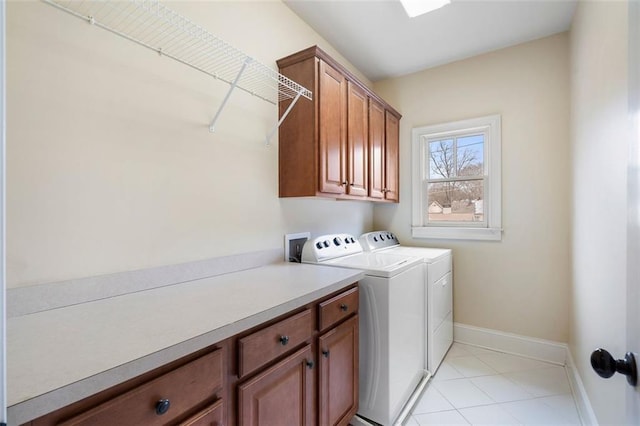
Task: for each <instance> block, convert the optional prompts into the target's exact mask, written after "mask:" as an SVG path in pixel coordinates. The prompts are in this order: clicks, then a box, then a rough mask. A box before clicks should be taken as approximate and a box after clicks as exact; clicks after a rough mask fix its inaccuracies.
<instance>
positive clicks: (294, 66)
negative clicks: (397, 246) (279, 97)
mask: <svg viewBox="0 0 640 426" xmlns="http://www.w3.org/2000/svg"><path fill="white" fill-rule="evenodd" d="M277 62H278V67H279V69H280V73H281V74H283V75H285V76H287V77H289V78H291V79H293V80H295V81H297V82H299V83H300V84H302V85H303V86H305V87H310V88H313V92H314V98H313V101H308V100H306V99H303V100H301V101H299V102H298V103H297V104H296V105H295V106H294V108H293V109H292V110H291V112H290V113H289V116H288V117H287V118H286V119H285V120H284V122H283V123H282V124H281V125H280V128H279V169H280V173H279V177H280V180H279V194H280V197H308V196H325V197H326V196H328V197H333V198H344V199H359V200H373V201H392V202H398V201H399V199H398V169H399V163H398V161H399V157H398V142H399V133H398V132H399V122H400V118H401V115H400V114H399V113H398V112H397V111H396V110H394V109H393V108H392V107H391V106H389V105H388V104H387V103H386V102H384V101H383V100H382V99H380V98H379V97H378V96H377V95H375V94H374V93H373V92H372V91H371V90H369V89H368V88H367V87H366V86H364V85H363V84H362V83H360V82H359V81H358V79H357V78H356V77H355V76H354V75H353V74H352V73H350V72H349V71H348V70H347V69H345V68H344V67H343V66H342V65H340V64H339V63H337V62H336V61H335V60H334V59H333V58H331V57H330V56H329V55H327V54H326V53H325V52H323V51H322V50H321V49H319V48H318V47H317V46H313V47H310V48H308V49H305V50H303V51H301V52H298V53H295V54H293V55H291V56H288V57H286V58H283V59H280V60H279V61H277ZM290 103H291V101H290V100H287V101H281V102H280V114H282V113H283V112H284V111H285V110H286V109H287V107H288V106H289V104H290ZM389 174H391V175H389Z"/></svg>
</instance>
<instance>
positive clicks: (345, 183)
mask: <svg viewBox="0 0 640 426" xmlns="http://www.w3.org/2000/svg"><path fill="white" fill-rule="evenodd" d="M340 185H343V186H344V185H349V182H348V181H346V180H345V181H344V182H342V183H341V184H340Z"/></svg>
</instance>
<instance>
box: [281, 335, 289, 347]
mask: <svg viewBox="0 0 640 426" xmlns="http://www.w3.org/2000/svg"><path fill="white" fill-rule="evenodd" d="M280 343H281V344H282V346H285V345H286V344H287V343H289V336H280Z"/></svg>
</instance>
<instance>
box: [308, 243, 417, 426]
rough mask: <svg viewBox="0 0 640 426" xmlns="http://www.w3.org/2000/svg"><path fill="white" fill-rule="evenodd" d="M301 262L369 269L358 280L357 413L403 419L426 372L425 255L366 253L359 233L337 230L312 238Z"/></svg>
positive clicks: (388, 421) (389, 421)
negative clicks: (344, 232) (358, 235)
mask: <svg viewBox="0 0 640 426" xmlns="http://www.w3.org/2000/svg"><path fill="white" fill-rule="evenodd" d="M302 262H303V263H316V264H321V265H324V266H334V267H341V268H352V269H359V270H363V271H364V273H365V277H364V278H363V279H362V280H361V281H360V282H359V287H360V291H359V293H360V300H359V317H360V319H359V326H360V332H359V333H360V350H359V356H360V361H359V363H360V365H359V407H358V416H359V417H360V418H362V419H364V420H369V421H373V422H375V423H377V424H381V425H395V424H401V423H402V421H403V419H404V416H406V415H407V414H408V413H409V410H410V408H411V404H412V403H413V402H414V401H415V400H416V399H417V395H418V394H419V393H420V391H421V390H422V388H423V387H424V384H425V383H426V377H427V376H426V372H425V370H424V338H425V336H424V333H422V332H421V330H422V327H423V324H424V306H423V303H422V300H423V299H424V285H423V282H424V268H423V267H422V260H421V259H420V258H418V257H412V256H406V255H400V254H391V253H384V254H382V253H366V252H364V251H363V249H362V246H361V245H360V243H359V242H358V240H357V239H356V238H355V237H354V236H352V235H349V234H333V235H324V236H321V237H317V238H315V239H313V240H309V241H307V242H306V243H305V245H304V247H303V249H302ZM354 424H355V423H354ZM365 424H367V423H366V422H365Z"/></svg>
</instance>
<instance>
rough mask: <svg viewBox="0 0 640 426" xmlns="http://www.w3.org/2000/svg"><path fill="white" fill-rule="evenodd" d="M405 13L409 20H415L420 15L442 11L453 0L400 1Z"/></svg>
mask: <svg viewBox="0 0 640 426" xmlns="http://www.w3.org/2000/svg"><path fill="white" fill-rule="evenodd" d="M400 3H402V6H403V7H404V10H405V12H407V15H409V18H415V17H416V16H418V15H423V14H425V13H428V12H431V11H434V10H436V9H440V8H441V7H442V6H445V5H447V4H449V3H451V0H400Z"/></svg>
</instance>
